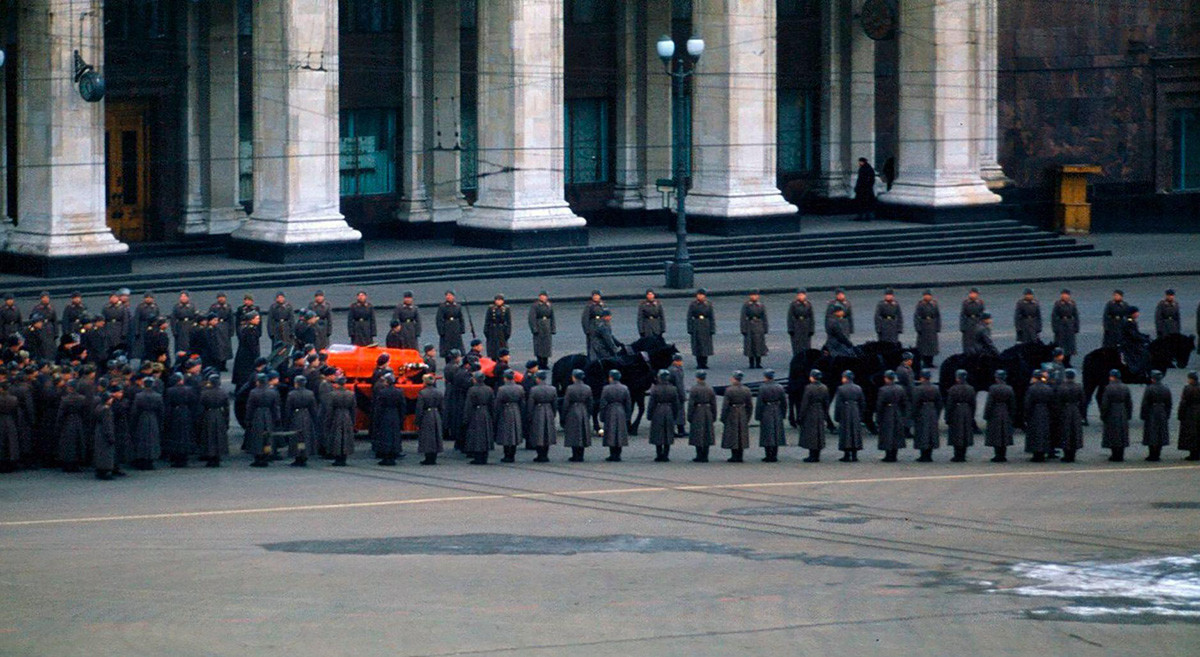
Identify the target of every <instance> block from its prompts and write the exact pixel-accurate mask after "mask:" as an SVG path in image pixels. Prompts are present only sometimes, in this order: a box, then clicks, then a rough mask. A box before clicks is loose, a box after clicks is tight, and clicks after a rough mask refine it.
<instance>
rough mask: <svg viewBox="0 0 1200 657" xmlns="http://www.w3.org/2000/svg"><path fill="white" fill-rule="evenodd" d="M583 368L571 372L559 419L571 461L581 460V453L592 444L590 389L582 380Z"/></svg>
mask: <svg viewBox="0 0 1200 657" xmlns="http://www.w3.org/2000/svg"><path fill="white" fill-rule="evenodd" d="M583 376H584V375H583V370H575V371H573V372H571V385H569V386H567V391H566V394H564V395H563V400H562V412H561V413H559V420H560V421H561V423H562V427H563V445H566V446H567V447H570V448H571V458H569V459H567V460H568V461H571V462H573V463H581V462H583V453H584V450H585V449H587V448H588V447H589V446H591V444H592V421H591V416H592V403H593V402H592V389H591V387H589V386H588V384H586V383H584V382H583Z"/></svg>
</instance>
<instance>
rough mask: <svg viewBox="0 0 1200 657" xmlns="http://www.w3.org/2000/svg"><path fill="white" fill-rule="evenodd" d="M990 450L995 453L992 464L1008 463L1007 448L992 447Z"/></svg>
mask: <svg viewBox="0 0 1200 657" xmlns="http://www.w3.org/2000/svg"><path fill="white" fill-rule="evenodd" d="M992 449H993V450H994V451H995V452H996V455H995V456H993V457H992V463H1008V448H1007V447H993V448H992Z"/></svg>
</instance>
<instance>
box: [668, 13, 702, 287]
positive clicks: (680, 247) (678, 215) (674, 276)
mask: <svg viewBox="0 0 1200 657" xmlns="http://www.w3.org/2000/svg"><path fill="white" fill-rule="evenodd" d="M657 50H658V56H659V58H660V59H662V61H663V66H664V67H665V68H666V70H667V75H670V76H671V115H672V121H671V123H672V126H671V153H672V162H673V166H672V177H671V178H670V179H669V180H660V181H659V184H660V185H663V184H664V183H665V184H666V185H670V186H673V187H674V188H675V203H676V212H675V259H674V260H671V261H668V262H667V263H666V274H667V287H669V288H673V289H677V290H679V289H686V288H690V287H692V283H693V281H694V280H695V269H694V268H693V267H692V261H691V258H690V257H689V256H688V246H687V212H686V211H685V209H684V197H685V196H687V184H688V178H689V177H690V176H691V166H692V134H691V116H690V112H689V111H688V110H689V107H688V103H687V79H688V78H689V77H691V76H692V74H693V73H694V72H695V70H696V64H697V62H699V61H700V55H701V54H703V53H704V39H701V38H700V37H696V36H693V37H692V38H690V39H688V41H687V53H686V54H685V55H682V56H680V57H676V56H675V41H674V40H673V39H671V37H669V36H666V35H664V36H663V37H662V38H660V39H659V40H658V44H657Z"/></svg>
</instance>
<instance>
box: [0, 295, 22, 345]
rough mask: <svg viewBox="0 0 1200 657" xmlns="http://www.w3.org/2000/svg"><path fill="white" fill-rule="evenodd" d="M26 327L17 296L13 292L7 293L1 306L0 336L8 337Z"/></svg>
mask: <svg viewBox="0 0 1200 657" xmlns="http://www.w3.org/2000/svg"><path fill="white" fill-rule="evenodd" d="M23 328H25V326H24V321H23V319H22V315H21V309H20V308H17V304H16V298H15V297H13V295H12V293H11V292H10V293H5V295H4V305H2V306H0V337H2V338H4V339H6V340H7V339H8V337H9V336H10V335H15V334H17V333H20V332H21V329H23Z"/></svg>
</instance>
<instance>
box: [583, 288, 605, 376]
mask: <svg viewBox="0 0 1200 657" xmlns="http://www.w3.org/2000/svg"><path fill="white" fill-rule="evenodd" d="M606 308H608V306H606V305H604V299H603V298H602V297H601V296H600V290H592V297H591V299H589V300H588V302H587V303H586V304H584V306H583V314H582V315H581V316H580V318H579V323H580V325H581V326H582V327H583V339H584V344H586V345H587V347H588V360H595V357H594V356H593V355H592V352H591V348H592V331H593V330H595V327H596V324H598V323H599V322H600V313H601V311H603V310H604V309H606Z"/></svg>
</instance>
